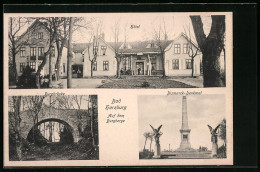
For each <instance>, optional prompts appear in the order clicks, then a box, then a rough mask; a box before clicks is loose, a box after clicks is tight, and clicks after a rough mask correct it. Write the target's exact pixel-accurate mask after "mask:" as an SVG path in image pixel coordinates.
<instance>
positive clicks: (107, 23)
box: [73, 13, 211, 42]
mask: <svg viewBox="0 0 260 172" xmlns="http://www.w3.org/2000/svg"><path fill="white" fill-rule="evenodd" d="M201 17H202V22H203V29H204V32H205V34H206V35H208V33H209V31H210V28H211V17H210V16H208V15H205V16H203V15H202V16H201ZM87 18H94V19H95V21H96V22H97V21H101V22H102V23H103V27H102V31H103V32H104V34H105V40H106V41H108V42H112V41H114V37H113V32H112V28H113V26H114V25H115V21H119V23H120V34H119V41H124V40H125V35H127V41H143V40H151V39H152V38H153V33H154V29H158V27H159V26H160V25H161V26H163V23H165V26H166V30H167V32H168V38H169V39H174V38H176V37H177V36H179V35H180V34H181V33H182V32H183V33H185V31H184V28H186V30H187V28H188V27H189V26H190V31H191V37H192V39H193V41H195V42H196V39H195V37H194V31H193V28H192V24H191V20H190V18H189V15H187V14H183V13H182V14H177V13H120V14H115V13H109V14H100V13H98V14H89V15H88V16H87ZM132 25H135V26H137V27H138V28H137V27H136V28H132V29H131V26H132ZM125 33H127V34H125ZM186 33H187V34H188V31H186ZM88 40H89V30H86V29H80V30H78V31H76V32H75V33H74V35H73V42H88Z"/></svg>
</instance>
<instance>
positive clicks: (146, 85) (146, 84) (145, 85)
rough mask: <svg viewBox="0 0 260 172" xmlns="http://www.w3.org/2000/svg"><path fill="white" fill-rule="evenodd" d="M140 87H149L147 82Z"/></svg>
mask: <svg viewBox="0 0 260 172" xmlns="http://www.w3.org/2000/svg"><path fill="white" fill-rule="evenodd" d="M141 87H150V84H149V83H148V82H147V81H145V82H143V83H142V85H141Z"/></svg>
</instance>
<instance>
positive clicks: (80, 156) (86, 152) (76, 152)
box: [10, 143, 99, 161]
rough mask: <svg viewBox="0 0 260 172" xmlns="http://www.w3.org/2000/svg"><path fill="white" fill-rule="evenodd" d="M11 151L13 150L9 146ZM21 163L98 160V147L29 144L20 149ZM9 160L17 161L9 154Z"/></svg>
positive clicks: (74, 144) (75, 144) (77, 144)
mask: <svg viewBox="0 0 260 172" xmlns="http://www.w3.org/2000/svg"><path fill="white" fill-rule="evenodd" d="M10 149H11V150H14V148H13V147H12V146H10ZM22 150H23V151H22V152H23V153H22V154H23V156H22V160H23V161H44V160H94V159H99V158H98V157H99V155H98V147H97V148H94V147H92V146H87V145H86V144H85V143H83V144H80V143H73V144H70V145H62V144H59V143H49V144H47V145H44V146H37V145H33V144H30V145H28V146H26V147H24V148H23V149H22ZM11 155H13V156H10V160H11V161H13V160H17V159H16V157H15V153H13V154H11Z"/></svg>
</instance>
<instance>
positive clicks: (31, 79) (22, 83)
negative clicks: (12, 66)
mask: <svg viewBox="0 0 260 172" xmlns="http://www.w3.org/2000/svg"><path fill="white" fill-rule="evenodd" d="M33 71H34V70H33V69H32V68H30V67H29V66H28V65H27V66H26V67H25V69H24V71H23V73H22V75H21V76H20V78H19V81H18V83H17V86H18V87H21V88H36V75H35V74H33Z"/></svg>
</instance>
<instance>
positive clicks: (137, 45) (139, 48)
mask: <svg viewBox="0 0 260 172" xmlns="http://www.w3.org/2000/svg"><path fill="white" fill-rule="evenodd" d="M171 42H172V40H168V41H167V43H166V47H167V46H169V45H170V43H171ZM107 43H108V44H109V45H110V46H111V47H113V48H114V47H115V43H114V42H107ZM150 43H151V41H135V42H127V44H128V45H130V46H131V47H132V48H131V49H120V50H119V51H120V52H122V53H133V54H136V53H145V52H160V49H159V47H156V45H155V47H152V48H146V47H147V46H148V45H149V44H150ZM118 44H119V46H121V45H122V44H123V42H119V43H118Z"/></svg>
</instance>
